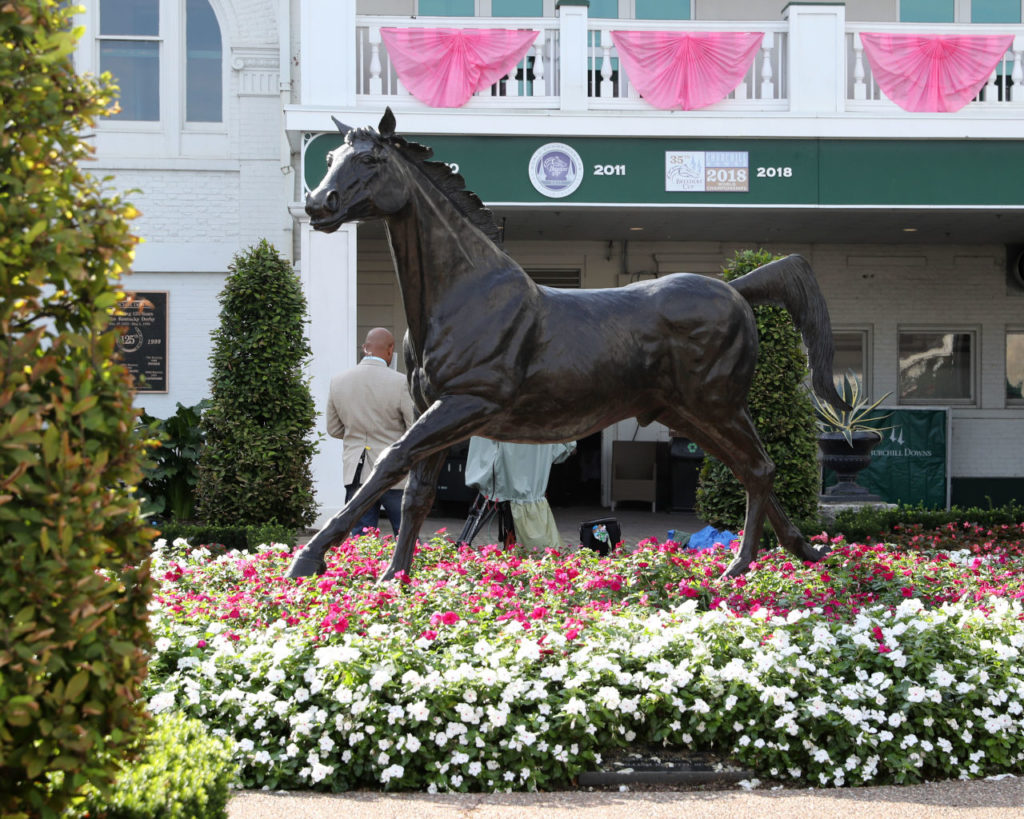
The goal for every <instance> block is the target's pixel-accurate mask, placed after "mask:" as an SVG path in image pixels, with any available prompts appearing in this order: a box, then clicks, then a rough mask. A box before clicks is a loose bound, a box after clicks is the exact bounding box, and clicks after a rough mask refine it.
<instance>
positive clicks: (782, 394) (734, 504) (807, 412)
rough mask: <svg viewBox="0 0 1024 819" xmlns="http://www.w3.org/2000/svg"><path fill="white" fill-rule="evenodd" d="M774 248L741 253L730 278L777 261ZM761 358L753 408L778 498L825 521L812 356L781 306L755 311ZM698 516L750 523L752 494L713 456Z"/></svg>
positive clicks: (800, 515)
mask: <svg viewBox="0 0 1024 819" xmlns="http://www.w3.org/2000/svg"><path fill="white" fill-rule="evenodd" d="M777 258H781V257H779V256H772V254H771V253H769V252H768V251H766V250H743V251H739V252H737V253H736V254H735V255H734V256H733V258H732V259H730V260H729V262H728V263H727V264H726V266H725V268H723V271H722V272H723V278H724V279H725V281H731V280H732V279H736V278H739V277H740V276H742V275H744V274H746V273H749V272H750V271H751V270H753V269H754V268H756V267H760V266H761V265H763V264H767V263H768V262H770V261H772V260H773V259H777ZM754 317H755V318H756V320H757V335H758V346H759V350H758V355H757V369H756V370H755V372H754V381H753V384H752V385H751V387H750V395H749V397H748V400H747V406H748V408H749V410H750V416H751V418H753V419H754V423H755V424H756V426H757V430H758V433H759V434H760V436H761V442H762V443H763V444H764V447H765V450H766V451H767V452H768V456H769V457H770V458H771V459H772V461H773V462H774V463H775V467H776V473H775V493H776V494H777V495H778V497H779V500H780V501H781V502H782V506H783V508H784V509H785V510H786V511H787V513H788V514H789V515H790V517H792V518H793V519H794V520H797V521H800V520H806V519H809V518H813V517H816V516H817V513H818V491H819V488H820V477H819V473H818V464H817V428H816V426H815V423H814V407H813V405H812V404H811V399H810V396H809V394H808V392H807V389H806V388H805V387H804V386H803V384H804V381H805V379H806V378H807V373H808V370H807V356H806V354H805V353H804V349H803V346H802V344H801V340H800V333H799V331H798V330H797V329H796V327H795V326H794V325H793V321H792V319H791V318H790V315H789V313H788V312H786V311H785V310H783V309H782V308H781V307H755V308H754ZM696 511H697V514H698V515H699V516H700V517H701V519H702V520H705V521H707V522H708V523H709V524H711V525H712V526H716V527H718V528H730V529H735V528H738V527H742V526H743V520H744V515H745V512H746V493H745V491H744V489H743V487H742V485H741V484H740V482H739V481H738V480H736V478H735V476H734V475H733V474H732V472H730V471H729V470H728V469H727V468H726V467H725V465H724V464H722V463H721V461H718V460H716V459H715V458H712V457H710V456H708V457H707V458H705V459H704V465H703V467H702V468H701V473H700V483H699V486H698V488H697V510H696Z"/></svg>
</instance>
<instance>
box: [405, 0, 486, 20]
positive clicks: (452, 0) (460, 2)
mask: <svg viewBox="0 0 1024 819" xmlns="http://www.w3.org/2000/svg"><path fill="white" fill-rule="evenodd" d="M473 6H474V3H473V0H420V9H419V13H420V16H421V17H472V16H473V15H474V14H475V13H476V10H475V9H474V8H473Z"/></svg>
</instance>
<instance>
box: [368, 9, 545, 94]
mask: <svg viewBox="0 0 1024 819" xmlns="http://www.w3.org/2000/svg"><path fill="white" fill-rule="evenodd" d="M380 33H381V37H382V38H383V39H384V45H385V46H386V47H387V50H388V55H389V56H390V57H391V64H392V65H393V66H394V67H395V71H397V72H398V76H399V78H400V79H401V80H402V83H403V84H404V85H405V87H406V88H407V89H408V90H409V93H410V94H412V95H413V96H414V97H416V99H418V100H420V101H421V102H424V103H426V104H427V105H429V106H431V107H432V108H458V107H459V106H461V105H465V104H466V102H467V101H468V100H469V98H470V97H472V96H473V94H474V93H475V92H477V91H481V90H483V89H484V88H489V87H490V86H492V85H494V83H496V82H497V81H498V80H500V79H501V78H502V77H504V76H505V75H506V74H508V73H509V72H510V71H512V70H514V69H515V66H516V63H518V62H519V61H520V60H521V59H522V58H523V56H524V55H525V54H526V52H527V50H528V49H529V48H530V46H531V45H532V44H533V41H534V40H535V39H537V34H538V33H539V32H537V31H526V30H522V29H504V28H486V29H474V28H466V29H457V28H382V29H381V30H380Z"/></svg>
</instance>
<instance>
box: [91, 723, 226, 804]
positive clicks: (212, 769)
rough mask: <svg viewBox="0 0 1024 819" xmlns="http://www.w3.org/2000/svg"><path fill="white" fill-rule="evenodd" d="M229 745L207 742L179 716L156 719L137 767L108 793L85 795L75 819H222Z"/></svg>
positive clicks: (195, 726)
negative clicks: (83, 817)
mask: <svg viewBox="0 0 1024 819" xmlns="http://www.w3.org/2000/svg"><path fill="white" fill-rule="evenodd" d="M232 746H233V743H232V742H231V740H228V739H221V738H218V737H213V736H211V735H210V734H209V733H208V732H207V731H206V728H205V727H204V726H203V723H202V722H200V721H199V720H196V719H189V718H188V717H186V716H184V715H183V714H175V715H167V714H161V715H159V716H158V717H157V718H156V725H155V728H154V729H153V731H152V732H151V733H150V734H149V735H148V736H147V737H146V740H145V742H144V743H143V745H142V749H141V754H140V759H139V761H138V763H136V764H134V765H130V766H126V767H125V768H124V770H122V771H121V773H119V774H118V777H117V782H116V784H115V785H114V788H113V790H112V791H111V792H110V793H108V794H102V793H100V792H99V791H98V790H96V789H91V790H90V791H89V792H88V793H87V795H86V798H85V799H84V800H83V802H82V804H80V805H78V806H77V810H78V814H77V815H78V816H88V817H91V819H153V817H160V818H161V819H196V817H203V819H217V817H226V816H227V815H228V811H227V804H228V795H229V794H228V788H229V786H230V784H231V781H232V779H233V777H234V767H235V766H234V764H233V763H232V761H231V752H232Z"/></svg>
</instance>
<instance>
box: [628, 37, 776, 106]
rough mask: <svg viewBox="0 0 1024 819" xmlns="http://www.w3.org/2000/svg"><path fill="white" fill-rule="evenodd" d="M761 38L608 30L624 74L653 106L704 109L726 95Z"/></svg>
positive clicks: (740, 78) (742, 74) (747, 67)
mask: <svg viewBox="0 0 1024 819" xmlns="http://www.w3.org/2000/svg"><path fill="white" fill-rule="evenodd" d="M762 39H764V34H763V33H762V32H752V31H707V32H696V31H694V32H680V31H613V32H612V42H613V43H615V48H616V49H617V50H618V52H619V58H620V59H621V60H622V64H623V66H625V69H626V74H627V76H628V77H629V80H630V82H631V83H633V85H634V86H636V89H637V90H638V91H639V92H640V94H641V95H642V96H643V98H644V99H645V100H647V101H648V102H649V103H650V104H651V105H653V106H655V107H656V108H664V109H671V108H682V109H683V110H684V111H689V110H692V109H694V108H704V107H705V106H708V105H712V104H713V103H716V102H718V101H719V100H722V99H724V98H725V97H726V96H728V94H729V92H731V91H732V90H733V89H734V88H735V87H736V86H737V85H739V83H740V80H742V79H743V76H744V75H745V74H746V73H747V71H748V70H749V69H750V65H751V63H752V62H753V61H754V55H755V54H757V50H758V49H759V48H760V47H761V40H762Z"/></svg>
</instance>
